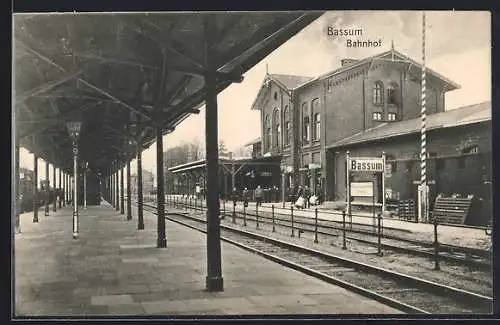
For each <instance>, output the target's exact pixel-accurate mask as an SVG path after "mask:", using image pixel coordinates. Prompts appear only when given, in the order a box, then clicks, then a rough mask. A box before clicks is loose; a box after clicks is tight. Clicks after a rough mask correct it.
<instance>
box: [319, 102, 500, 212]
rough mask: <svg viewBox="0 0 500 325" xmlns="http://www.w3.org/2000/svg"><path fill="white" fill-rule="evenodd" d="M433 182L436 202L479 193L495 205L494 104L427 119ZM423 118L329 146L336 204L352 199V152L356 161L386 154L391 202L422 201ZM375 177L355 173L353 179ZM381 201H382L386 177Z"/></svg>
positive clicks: (375, 129)
mask: <svg viewBox="0 0 500 325" xmlns="http://www.w3.org/2000/svg"><path fill="white" fill-rule="evenodd" d="M426 124H427V134H426V138H427V146H426V147H427V148H426V149H427V150H426V151H427V158H428V159H427V163H426V167H427V180H428V183H429V189H430V203H431V207H432V202H434V200H435V198H436V196H437V195H438V194H442V195H444V196H450V195H453V194H460V195H464V196H466V195H474V196H475V197H478V198H481V200H483V201H484V203H485V204H491V192H490V191H491V177H492V173H491V166H492V162H491V159H492V156H491V154H492V143H491V130H492V129H491V102H484V103H480V104H476V105H469V106H465V107H460V108H456V109H452V110H448V111H445V112H441V113H436V114H431V115H429V116H428V117H427V123H426ZM420 129H421V119H420V118H414V119H410V120H405V121H399V122H396V123H385V124H381V125H379V126H376V127H373V128H371V129H368V130H366V131H364V132H359V133H358V134H355V135H353V136H351V137H348V138H345V139H342V140H340V141H337V142H335V143H333V144H332V145H330V146H328V148H327V164H328V165H327V170H328V172H329V174H328V175H329V176H330V178H331V179H332V184H333V193H334V197H335V200H341V201H343V200H345V199H346V193H347V192H346V184H347V178H346V169H347V166H346V152H347V151H349V153H350V156H351V157H381V154H382V152H385V154H386V165H387V166H386V169H385V170H386V173H387V175H386V182H385V186H386V193H385V196H386V199H389V200H406V199H413V200H416V198H417V186H418V185H419V184H420V144H421V141H420V137H421V135H420ZM370 177H371V176H366V175H361V174H360V175H357V176H356V175H353V176H352V178H353V181H354V180H355V181H364V180H367V178H370ZM375 183H376V186H375V197H376V201H377V202H378V203H381V201H382V182H381V177H380V176H379V177H377V179H376V181H375Z"/></svg>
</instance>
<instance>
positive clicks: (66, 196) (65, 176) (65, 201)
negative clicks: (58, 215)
mask: <svg viewBox="0 0 500 325" xmlns="http://www.w3.org/2000/svg"><path fill="white" fill-rule="evenodd" d="M67 202H68V174H66V172H64V206H66V203H67Z"/></svg>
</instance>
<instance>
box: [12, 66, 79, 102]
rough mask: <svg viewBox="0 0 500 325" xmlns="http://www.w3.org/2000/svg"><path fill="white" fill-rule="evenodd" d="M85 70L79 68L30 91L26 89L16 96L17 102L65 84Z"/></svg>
mask: <svg viewBox="0 0 500 325" xmlns="http://www.w3.org/2000/svg"><path fill="white" fill-rule="evenodd" d="M83 72H84V70H78V71H76V72H70V73H65V75H64V76H62V77H61V78H59V79H57V80H51V81H49V82H47V83H44V84H43V85H40V86H38V87H36V88H34V89H30V90H28V91H25V92H24V93H22V94H20V95H19V96H16V99H15V103H16V104H20V103H22V102H24V101H25V100H27V99H29V98H30V97H33V96H36V95H39V94H42V93H44V92H47V91H49V90H51V89H52V88H54V87H57V86H59V85H60V84H63V83H65V82H67V81H68V80H71V79H74V78H76V77H78V76H79V75H81V74H82V73H83Z"/></svg>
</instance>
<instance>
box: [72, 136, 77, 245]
mask: <svg viewBox="0 0 500 325" xmlns="http://www.w3.org/2000/svg"><path fill="white" fill-rule="evenodd" d="M76 141H77V140H74V142H73V238H74V239H77V238H78V144H77V143H76Z"/></svg>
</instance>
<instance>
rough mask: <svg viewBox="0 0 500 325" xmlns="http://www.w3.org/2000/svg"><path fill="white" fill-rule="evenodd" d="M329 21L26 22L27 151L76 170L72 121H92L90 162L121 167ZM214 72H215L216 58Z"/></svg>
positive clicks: (19, 27) (218, 17)
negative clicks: (210, 92) (209, 78)
mask: <svg viewBox="0 0 500 325" xmlns="http://www.w3.org/2000/svg"><path fill="white" fill-rule="evenodd" d="M321 14H322V12H312V13H311V12H308V13H303V12H279V13H277V12H273V13H270V12H267V13H261V12H254V13H241V12H240V13H238V12H235V13H121V14H113V13H106V14H104V13H103V14H68V13H66V14H18V15H15V16H14V19H13V29H14V32H13V33H14V35H13V36H14V37H13V40H14V42H13V72H14V73H13V74H14V76H13V103H14V112H15V114H14V115H15V120H14V128H15V131H16V133H17V136H18V137H19V138H20V145H21V146H22V147H24V148H26V149H28V150H29V151H31V152H33V153H36V154H37V155H38V156H39V157H40V158H43V159H44V160H47V161H49V162H50V163H53V164H55V165H56V166H57V167H60V168H63V169H64V170H66V171H70V170H71V157H72V149H71V148H72V143H71V138H70V136H69V134H68V131H67V130H66V122H68V121H72V120H78V121H81V122H83V125H82V131H81V135H80V140H79V146H80V155H81V159H82V161H87V162H88V165H89V168H90V169H92V170H93V171H95V172H101V173H105V171H106V168H108V167H109V166H110V164H111V162H112V161H113V160H116V159H117V158H119V157H121V160H122V161H123V160H126V159H130V158H131V157H133V156H134V155H135V153H134V151H135V149H134V141H137V142H140V143H141V144H142V148H145V147H147V146H149V145H151V144H152V143H153V142H154V141H155V139H156V138H155V131H154V130H155V129H154V128H155V126H156V125H160V126H161V129H162V132H163V134H166V133H168V132H171V131H172V130H173V129H174V128H175V127H176V126H177V125H178V124H179V123H180V122H182V121H183V120H184V119H185V118H186V117H187V116H189V114H192V113H197V112H198V109H199V107H200V106H202V105H203V103H204V96H205V91H206V90H205V79H204V76H205V75H206V74H207V71H216V72H214V74H215V75H216V80H217V81H216V83H217V85H216V90H217V92H220V91H222V90H223V89H225V88H226V87H228V86H229V85H230V84H231V83H232V82H241V80H242V75H243V74H244V73H245V72H246V71H248V70H249V69H250V68H251V67H253V66H254V65H255V64H257V63H258V62H259V61H260V60H262V59H263V58H264V57H265V56H267V55H268V54H269V53H271V52H272V51H273V50H274V49H276V48H277V47H279V46H280V45H281V44H283V43H284V42H286V41H287V40H288V39H289V38H290V37H292V36H293V35H295V34H296V33H297V32H299V31H300V30H301V29H303V28H304V27H305V26H307V25H308V24H310V23H311V22H312V21H314V20H315V19H316V18H318V17H319V16H320V15H321ZM207 53H208V57H210V58H211V59H210V62H211V63H210V64H208V63H207V55H206V54H207Z"/></svg>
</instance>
